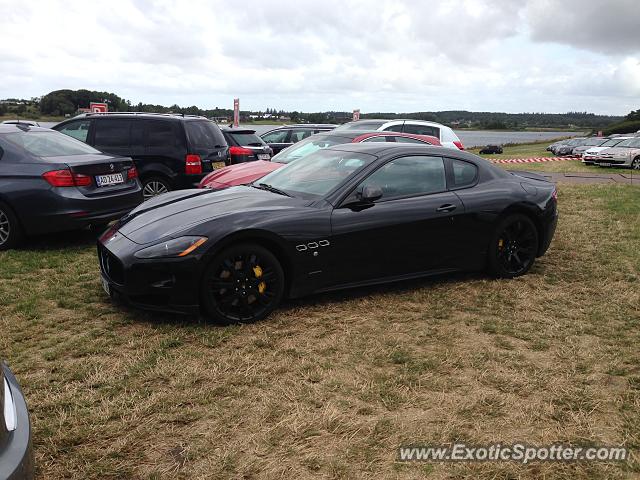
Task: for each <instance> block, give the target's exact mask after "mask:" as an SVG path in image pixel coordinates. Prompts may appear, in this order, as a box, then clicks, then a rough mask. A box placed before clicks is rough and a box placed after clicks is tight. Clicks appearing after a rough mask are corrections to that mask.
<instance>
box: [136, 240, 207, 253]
mask: <svg viewBox="0 0 640 480" xmlns="http://www.w3.org/2000/svg"><path fill="white" fill-rule="evenodd" d="M206 241H207V237H180V238H175V239H173V240H169V241H167V242H162V243H158V244H157V245H153V246H151V247H147V248H143V249H142V250H139V251H137V252H136V253H135V254H134V256H135V257H136V258H163V257H184V256H185V255H189V254H190V253H191V252H193V251H195V250H196V249H198V248H199V247H200V246H201V245H202V244H203V243H205V242H206Z"/></svg>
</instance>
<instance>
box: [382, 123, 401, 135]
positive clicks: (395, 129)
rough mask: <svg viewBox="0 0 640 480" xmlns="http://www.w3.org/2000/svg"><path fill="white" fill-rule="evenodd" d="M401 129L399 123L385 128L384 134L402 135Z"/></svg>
mask: <svg viewBox="0 0 640 480" xmlns="http://www.w3.org/2000/svg"><path fill="white" fill-rule="evenodd" d="M402 127H403V125H402V124H401V123H399V124H398V125H391V126H390V127H387V128H385V129H384V131H385V132H399V133H402Z"/></svg>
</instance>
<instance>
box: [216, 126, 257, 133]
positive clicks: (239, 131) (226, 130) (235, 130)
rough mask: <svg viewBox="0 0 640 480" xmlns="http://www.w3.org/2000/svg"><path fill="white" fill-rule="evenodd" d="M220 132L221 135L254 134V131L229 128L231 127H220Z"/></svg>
mask: <svg viewBox="0 0 640 480" xmlns="http://www.w3.org/2000/svg"><path fill="white" fill-rule="evenodd" d="M220 130H222V133H244V134H247V133H256V131H255V130H252V129H250V128H231V127H222V128H221V129H220Z"/></svg>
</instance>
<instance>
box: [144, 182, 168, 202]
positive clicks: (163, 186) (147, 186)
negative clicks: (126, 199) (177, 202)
mask: <svg viewBox="0 0 640 480" xmlns="http://www.w3.org/2000/svg"><path fill="white" fill-rule="evenodd" d="M170 191H171V183H170V182H169V180H168V179H167V178H165V177H148V178H145V179H144V180H142V196H143V197H144V200H145V201H146V200H150V199H152V198H153V197H157V196H158V195H162V194H163V193H167V192H170Z"/></svg>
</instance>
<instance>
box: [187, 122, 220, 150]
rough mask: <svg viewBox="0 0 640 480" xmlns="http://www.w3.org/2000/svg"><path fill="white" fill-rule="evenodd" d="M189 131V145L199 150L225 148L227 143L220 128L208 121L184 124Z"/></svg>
mask: <svg viewBox="0 0 640 480" xmlns="http://www.w3.org/2000/svg"><path fill="white" fill-rule="evenodd" d="M184 128H185V129H186V131H187V138H188V139H189V145H191V146H192V147H197V148H216V147H224V146H226V145H227V141H226V140H225V139H224V136H223V135H222V132H221V131H220V127H218V126H217V125H216V124H215V123H213V122H209V121H206V120H202V121H189V122H184Z"/></svg>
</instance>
